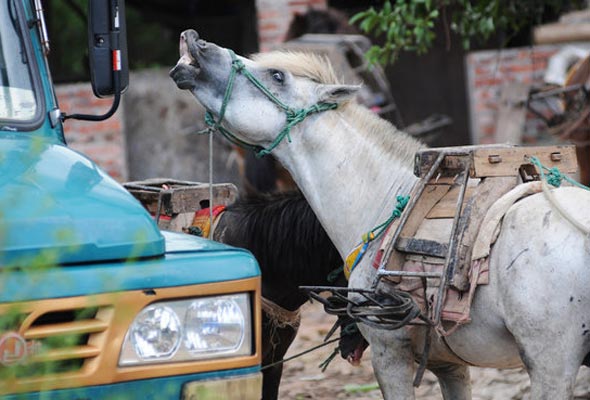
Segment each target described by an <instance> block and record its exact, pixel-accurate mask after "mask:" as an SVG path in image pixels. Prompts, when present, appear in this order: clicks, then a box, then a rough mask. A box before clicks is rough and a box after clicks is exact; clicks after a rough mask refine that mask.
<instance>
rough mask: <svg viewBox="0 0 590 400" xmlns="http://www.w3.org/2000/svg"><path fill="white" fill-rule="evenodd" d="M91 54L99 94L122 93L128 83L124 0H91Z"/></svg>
mask: <svg viewBox="0 0 590 400" xmlns="http://www.w3.org/2000/svg"><path fill="white" fill-rule="evenodd" d="M88 53H89V54H88V55H89V59H90V79H91V82H92V90H93V92H94V95H95V96H97V97H101V98H102V97H107V96H112V95H118V94H121V93H122V92H123V91H125V89H127V86H128V85H129V64H128V61H127V29H126V24H125V1H124V0H88Z"/></svg>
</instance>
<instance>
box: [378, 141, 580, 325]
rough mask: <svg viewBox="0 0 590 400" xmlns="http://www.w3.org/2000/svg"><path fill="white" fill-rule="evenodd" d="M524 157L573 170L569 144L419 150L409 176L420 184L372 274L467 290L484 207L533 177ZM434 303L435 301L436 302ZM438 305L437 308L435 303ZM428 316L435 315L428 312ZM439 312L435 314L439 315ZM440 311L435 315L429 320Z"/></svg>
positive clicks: (572, 151) (535, 174) (573, 157)
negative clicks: (426, 267) (424, 268)
mask: <svg viewBox="0 0 590 400" xmlns="http://www.w3.org/2000/svg"><path fill="white" fill-rule="evenodd" d="M532 156H536V157H538V158H539V160H540V161H541V163H542V164H543V165H545V166H547V167H548V168H552V167H558V168H559V170H560V171H561V172H562V173H566V174H571V173H575V172H576V171H577V162H576V154H575V147H574V146H571V145H564V146H561V145H560V146H545V147H524V146H523V147H521V146H510V145H489V146H465V147H449V148H437V149H427V150H422V151H420V152H418V153H417V154H416V161H415V169H414V173H415V174H416V175H417V176H418V177H420V178H421V181H420V182H419V183H418V184H417V185H416V186H415V187H414V189H413V192H412V193H411V194H410V196H411V202H410V204H409V207H408V208H407V209H406V213H407V215H405V216H403V217H405V218H401V219H400V220H399V223H398V225H397V226H394V227H392V229H389V231H388V233H387V236H386V237H385V238H384V240H383V242H382V245H381V250H382V251H383V254H384V256H383V259H382V262H381V265H380V269H379V271H378V276H379V277H380V278H381V277H387V279H388V280H390V281H393V282H394V283H400V282H402V278H403V280H404V281H405V283H404V285H402V286H406V287H412V286H414V284H409V285H408V282H411V281H413V282H414V283H415V284H416V285H420V284H421V283H420V282H421V279H423V278H435V279H438V280H439V282H438V283H437V284H436V285H438V286H440V288H441V290H440V296H444V292H443V289H445V288H446V287H448V286H451V287H453V288H455V289H456V290H458V291H461V292H463V291H466V290H468V289H469V287H470V282H469V269H470V266H471V252H472V247H473V243H474V241H475V239H476V236H477V233H478V231H479V229H480V225H481V222H482V220H483V218H484V216H485V214H486V212H487V210H488V209H489V208H490V206H491V205H492V204H493V203H494V202H495V201H496V200H497V199H498V198H500V197H501V196H502V195H503V194H505V193H507V192H508V191H509V190H511V189H512V188H514V187H515V186H516V185H518V184H519V183H521V182H528V181H531V180H538V179H539V171H537V170H536V168H535V166H534V165H533V164H531V163H530V161H529V159H530V157H532ZM417 259H419V260H421V261H420V262H421V263H423V264H431V265H432V264H439V265H441V264H442V265H444V267H443V269H442V272H441V273H434V272H422V273H419V272H409V271H404V264H405V263H406V262H407V261H409V260H414V261H415V260H417ZM440 296H439V300H438V301H436V302H435V303H436V304H442V302H443V301H441V300H442V298H440ZM439 307H440V306H439ZM435 311H436V310H435ZM439 311H440V310H439ZM438 317H440V312H435V318H434V319H435V320H436V318H438Z"/></svg>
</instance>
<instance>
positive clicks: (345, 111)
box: [252, 51, 426, 168]
mask: <svg viewBox="0 0 590 400" xmlns="http://www.w3.org/2000/svg"><path fill="white" fill-rule="evenodd" d="M252 60H254V61H256V63H258V64H259V65H260V66H262V67H266V68H276V69H283V70H285V71H288V72H290V73H291V74H293V75H294V76H297V77H303V78H307V79H311V80H313V81H315V82H318V83H321V84H328V85H337V84H341V83H342V82H341V81H340V80H339V79H338V76H337V75H336V73H335V72H334V68H333V67H332V64H331V63H330V60H329V59H328V58H327V57H325V56H321V55H318V54H314V53H305V52H293V51H273V52H268V53H258V54H255V55H254V56H252ZM336 111H337V112H340V113H341V114H342V116H343V118H345V119H346V120H347V121H348V123H350V124H351V125H353V126H355V127H357V129H358V130H359V131H362V132H365V133H366V136H367V138H371V139H373V140H375V142H376V143H377V144H378V145H379V146H381V148H382V149H383V153H384V154H390V155H391V154H393V155H394V157H395V158H396V159H398V160H400V161H401V162H402V163H403V164H405V165H408V166H409V167H410V168H413V163H414V155H415V153H416V151H418V150H420V149H422V148H424V147H426V146H425V145H424V144H423V143H422V142H420V141H418V140H416V139H414V138H413V137H412V136H410V135H408V134H407V133H405V132H402V131H400V130H399V129H397V128H396V127H395V126H394V125H393V124H391V123H390V122H389V121H387V120H384V119H382V118H380V117H379V116H377V114H375V113H374V112H372V111H370V110H369V109H368V108H366V107H364V106H361V105H359V104H358V103H356V102H355V101H348V102H346V103H345V104H341V106H340V107H339V108H338V109H337V110H336Z"/></svg>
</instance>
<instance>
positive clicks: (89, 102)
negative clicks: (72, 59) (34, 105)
mask: <svg viewBox="0 0 590 400" xmlns="http://www.w3.org/2000/svg"><path fill="white" fill-rule="evenodd" d="M56 92H57V98H58V101H59V107H60V109H61V110H62V111H63V112H65V113H67V114H74V113H78V114H92V115H100V114H104V113H105V112H107V111H108V110H109V109H110V106H111V104H112V102H113V100H112V98H111V99H98V98H96V97H95V96H94V94H93V93H92V89H91V87H90V84H89V83H77V84H70V85H57V88H56ZM122 108H123V107H122V102H121V105H120V106H119V109H118V110H117V112H116V113H115V114H114V115H113V116H112V117H111V118H109V119H107V120H106V121H101V122H93V121H79V120H74V119H68V120H66V121H65V123H64V130H65V137H66V141H67V142H68V145H69V146H70V147H72V148H73V149H75V150H77V151H79V152H81V153H83V154H85V155H86V156H88V157H89V158H90V159H92V160H93V161H94V162H96V163H97V164H98V165H99V166H100V167H101V168H102V169H103V170H104V171H105V172H107V173H108V174H109V175H110V176H112V177H113V178H115V179H116V180H118V181H124V180H126V179H127V161H126V150H125V137H124V134H123V115H124V112H123V109H122Z"/></svg>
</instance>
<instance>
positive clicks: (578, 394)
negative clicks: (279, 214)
mask: <svg viewBox="0 0 590 400" xmlns="http://www.w3.org/2000/svg"><path fill="white" fill-rule="evenodd" d="M333 322H334V317H332V316H330V315H327V314H325V313H324V312H323V309H322V307H321V305H320V304H319V303H317V302H315V303H314V304H311V303H307V304H306V305H305V306H304V307H303V312H302V322H301V327H300V328H299V334H298V336H297V338H296V339H295V342H294V343H293V345H292V346H291V348H290V349H289V352H288V353H287V357H289V356H292V355H294V354H297V353H299V352H301V351H304V350H307V349H309V348H311V347H313V346H316V345H318V344H320V343H321V342H322V340H323V338H324V336H325V335H326V333H327V332H328V331H329V329H330V328H331V326H332V324H333ZM335 346H336V344H333V345H329V346H326V347H324V348H321V349H319V350H316V351H314V352H311V353H308V354H306V355H304V356H302V357H299V358H296V359H294V360H291V361H289V362H287V363H286V364H285V368H284V373H283V379H282V381H281V388H280V392H279V398H280V399H293V400H306V399H315V400H320V399H321V400H334V399H357V400H364V399H381V398H382V396H381V392H380V391H379V389H378V388H377V383H376V380H375V377H374V376H373V371H372V369H371V361H370V359H371V354H370V348H369V349H367V351H365V354H364V356H363V362H362V363H361V365H360V366H359V367H353V366H351V365H350V364H348V363H347V362H346V361H344V360H343V359H342V358H340V356H337V357H336V358H335V359H334V360H333V361H332V363H331V364H330V365H329V366H328V368H327V369H326V371H325V372H323V373H322V372H321V370H320V368H319V367H318V366H319V365H320V364H321V363H322V362H323V361H324V360H325V359H326V358H327V357H328V356H329V355H330V353H331V352H332V351H333V349H334V347H335ZM471 380H472V384H473V399H474V400H521V399H522V400H530V394H529V379H528V376H527V375H526V373H525V372H524V371H522V370H504V371H499V370H495V369H487V368H472V369H471ZM416 398H417V399H419V400H434V399H442V395H441V393H440V389H439V387H438V383H437V382H436V378H435V377H434V375H432V374H431V373H430V372H428V371H426V373H425V375H424V379H423V381H422V384H421V385H420V387H419V388H418V389H416ZM575 399H590V368H586V367H582V369H580V372H579V374H578V379H577V382H576V390H575Z"/></svg>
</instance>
